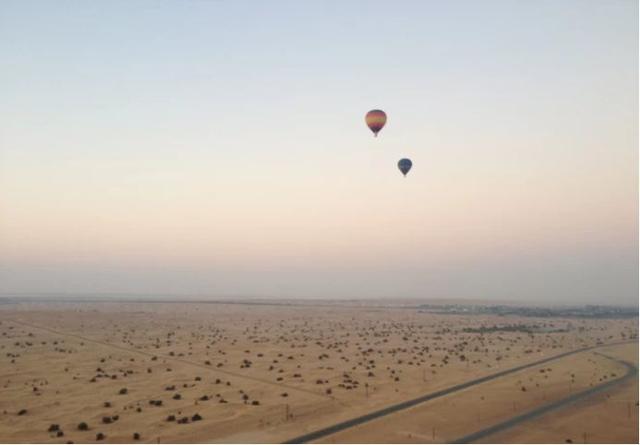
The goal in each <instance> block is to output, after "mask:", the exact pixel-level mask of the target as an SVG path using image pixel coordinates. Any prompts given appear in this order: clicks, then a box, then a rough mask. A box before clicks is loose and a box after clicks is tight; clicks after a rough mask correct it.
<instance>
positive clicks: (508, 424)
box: [452, 354, 638, 443]
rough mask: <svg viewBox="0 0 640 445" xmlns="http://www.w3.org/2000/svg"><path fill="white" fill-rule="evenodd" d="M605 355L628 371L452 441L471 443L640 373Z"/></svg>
mask: <svg viewBox="0 0 640 445" xmlns="http://www.w3.org/2000/svg"><path fill="white" fill-rule="evenodd" d="M600 355H602V356H604V357H607V358H608V359H610V360H613V361H616V362H618V363H620V364H622V365H624V366H625V367H626V368H627V372H626V374H625V375H623V376H622V377H619V378H617V379H615V380H610V381H608V382H605V383H603V384H601V385H598V386H594V387H593V388H589V389H587V390H584V391H582V392H579V393H577V394H573V395H571V396H569V397H567V398H565V399H561V400H557V401H555V402H551V403H549V404H547V405H544V406H541V407H540V408H536V409H534V410H531V411H529V412H526V413H524V414H520V415H519V416H515V417H512V418H511V419H509V420H506V421H504V422H501V423H498V424H496V425H493V426H490V427H489V428H485V429H483V430H480V431H476V432H475V433H471V434H468V435H466V436H464V437H461V438H459V439H457V440H455V441H454V442H452V443H470V442H475V441H476V440H479V439H482V438H484V437H486V436H490V435H492V434H495V433H498V432H500V431H503V430H506V429H509V428H512V427H514V426H516V425H518V424H519V423H522V422H526V421H529V420H532V419H535V418H536V417H540V416H542V415H544V414H547V413H548V412H550V411H553V410H556V409H560V408H564V407H565V406H567V405H570V404H572V403H575V402H577V401H579V400H581V399H584V398H586V397H589V396H591V395H594V394H597V393H599V392H601V391H604V390H606V389H609V388H611V387H612V386H615V385H619V384H620V383H623V382H624V381H626V380H629V379H630V378H632V377H636V376H637V375H638V368H637V367H636V366H635V365H634V364H632V363H629V362H626V361H624V360H618V359H615V358H613V357H609V356H608V355H605V354H600Z"/></svg>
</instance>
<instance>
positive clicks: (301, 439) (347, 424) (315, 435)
mask: <svg viewBox="0 0 640 445" xmlns="http://www.w3.org/2000/svg"><path fill="white" fill-rule="evenodd" d="M625 343H635V341H621V342H615V343H609V344H603V345H596V346H589V347H586V348H580V349H575V350H573V351H568V352H563V353H562V354H557V355H554V356H551V357H547V358H545V359H542V360H537V361H535V362H532V363H528V364H525V365H520V366H516V367H514V368H509V369H505V370H504V371H499V372H496V373H494V374H489V375H486V376H484V377H480V378H477V379H473V380H469V381H467V382H464V383H460V384H458V385H454V386H450V387H449V388H445V389H441V390H439V391H435V392H432V393H429V394H425V395H423V396H420V397H417V398H415V399H411V400H407V401H404V402H401V403H397V404H395V405H391V406H388V407H386V408H382V409H380V410H377V411H373V412H371V413H368V414H365V415H363V416H360V417H355V418H353V419H349V420H346V421H344V422H340V423H337V424H334V425H331V426H328V427H326V428H322V429H319V430H316V431H312V432H310V433H307V434H303V435H301V436H297V437H294V438H292V439H289V440H287V441H286V442H283V443H307V442H311V441H315V440H318V439H322V438H323V437H326V436H329V435H331V434H335V433H337V432H340V431H344V430H346V429H349V428H352V427H354V426H357V425H361V424H363V423H366V422H369V421H371V420H374V419H378V418H380V417H383V416H387V415H389V414H393V413H396V412H398V411H402V410H405V409H408V408H411V407H413V406H416V405H419V404H421V403H424V402H428V401H429V400H433V399H437V398H439V397H443V396H446V395H449V394H452V393H455V392H458V391H462V390H463V389H467V388H470V387H472V386H476V385H480V384H482V383H485V382H489V381H491V380H495V379H498V378H500V377H504V376H506V375H509V374H513V373H516V372H519V371H522V370H524V369H528V368H533V367H535V366H540V365H542V364H545V363H548V362H550V361H553V360H558V359H561V358H563V357H567V356H570V355H574V354H579V353H581V352H585V351H590V350H593V349H596V348H604V347H607V346H615V345H619V344H625ZM627 365H628V364H627ZM631 366H633V365H631ZM625 377H626V376H625ZM618 380H619V379H618ZM618 380H616V382H617V381H618ZM608 383H613V382H608ZM597 388H600V386H598V387H597ZM483 431H484V430H483ZM478 433H480V432H478ZM478 433H474V434H478ZM467 437H468V436H465V437H463V438H462V439H467ZM462 439H460V440H462Z"/></svg>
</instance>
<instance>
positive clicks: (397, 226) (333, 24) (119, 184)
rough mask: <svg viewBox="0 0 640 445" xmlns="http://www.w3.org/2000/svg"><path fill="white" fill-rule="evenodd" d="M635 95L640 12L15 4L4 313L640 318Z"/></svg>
mask: <svg viewBox="0 0 640 445" xmlns="http://www.w3.org/2000/svg"><path fill="white" fill-rule="evenodd" d="M637 76H638V5H637V2H634V1H620V0H611V1H604V0H600V1H586V0H579V1H569V0H554V1H535V2H525V1H516V0H513V1H482V2H479V1H405V2H389V1H386V2H382V1H380V2H376V1H366V2H365V1H348V2H338V1H325V2H312V1H305V2H300V1H291V2H284V1H270V2H259V1H157V0H156V1H148V2H145V1H134V2H131V1H121V2H118V1H103V2H97V1H96V2H86V1H73V2H71V1H56V2H50V1H41V2H34V1H3V2H2V3H0V85H1V87H0V88H1V89H0V93H1V95H0V96H1V100H0V213H1V214H2V218H1V219H0V247H2V248H1V249H0V251H1V252H0V291H2V292H45V291H51V292H80V293H82V292H136V293H139V292H147V293H156V292H167V293H185V294H189V293H199V294H210V295H212V296H230V295H237V296H282V297H301V298H302V297H332V298H338V297H348V298H351V297H380V296H386V297H433V298H447V297H460V298H497V299H513V300H518V299H520V300H527V299H528V300H536V301H566V302H598V301H609V302H620V303H633V302H636V301H637V294H638V236H637V234H638V231H637V224H638V220H637V205H638V191H637V190H638V180H637V179H638V178H637V165H638V158H637V145H638V127H637V121H638V106H637V98H638V78H637ZM371 108H381V109H384V110H385V111H386V112H387V114H388V115H389V122H388V125H387V127H385V128H384V129H383V130H382V132H381V133H380V137H379V138H377V139H374V138H373V137H372V136H371V134H370V133H369V132H368V130H367V129H366V127H365V125H364V121H363V119H364V114H365V113H366V112H367V111H368V110H369V109H371ZM405 156H406V157H410V158H411V159H412V160H413V162H414V169H413V170H412V172H411V173H410V174H409V176H408V177H407V179H406V180H405V179H403V178H402V176H401V174H400V173H399V172H398V171H397V169H396V162H397V160H398V159H400V158H401V157H405Z"/></svg>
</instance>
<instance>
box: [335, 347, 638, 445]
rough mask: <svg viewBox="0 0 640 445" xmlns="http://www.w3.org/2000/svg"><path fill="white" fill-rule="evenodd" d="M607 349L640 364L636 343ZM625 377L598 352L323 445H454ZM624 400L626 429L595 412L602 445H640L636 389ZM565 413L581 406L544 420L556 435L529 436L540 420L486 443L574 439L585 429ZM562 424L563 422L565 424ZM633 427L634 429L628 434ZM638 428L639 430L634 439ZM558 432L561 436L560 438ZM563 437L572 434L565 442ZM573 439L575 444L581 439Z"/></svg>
mask: <svg viewBox="0 0 640 445" xmlns="http://www.w3.org/2000/svg"><path fill="white" fill-rule="evenodd" d="M605 350H606V351H607V353H608V354H610V355H611V356H614V357H621V358H625V359H628V361H630V362H631V361H635V362H636V363H637V345H636V344H630V345H622V346H619V347H615V348H606V349H604V348H603V351H605ZM634 354H635V356H634ZM633 356H634V357H633ZM542 371H544V372H542ZM625 372H626V368H625V367H624V366H622V365H619V364H617V363H616V362H613V361H610V360H608V359H607V358H605V357H602V356H599V355H596V354H594V353H593V352H585V353H580V354H576V355H574V356H570V357H567V358H563V359H560V360H558V361H554V362H551V363H548V364H545V365H544V366H540V367H535V368H532V369H530V370H524V371H522V372H519V373H517V374H513V375H510V376H505V377H504V378H501V379H499V380H495V381H492V382H488V383H485V384H482V385H479V386H477V387H474V388H470V389H468V390H465V391H463V392H460V393H457V394H452V395H449V396H447V397H444V398H442V399H437V400H434V401H431V402H428V403H425V404H422V405H419V406H417V407H414V408H412V409H409V410H406V411H402V412H398V413H396V414H393V415H390V416H387V417H385V418H382V419H379V420H376V421H373V422H369V423H367V424H364V425H361V426H359V427H356V428H353V429H351V430H347V431H344V432H342V433H338V434H335V435H332V436H329V437H328V438H326V439H325V440H323V441H322V442H328V443H349V442H376V441H377V442H386V443H433V442H437V443H447V442H452V441H454V440H456V439H458V438H460V437H462V436H465V435H467V434H470V433H473V432H475V431H478V430H481V429H483V428H486V427H488V426H491V425H494V424H497V423H499V422H502V421H504V420H507V419H509V418H511V417H513V416H516V415H519V414H521V413H524V412H526V411H529V410H531V409H534V408H536V407H538V406H541V405H543V404H545V403H548V402H550V401H553V400H559V399H561V398H563V397H566V396H568V395H570V394H572V393H576V392H579V391H581V390H584V389H587V388H589V387H590V386H591V385H593V384H598V383H600V382H601V381H602V380H604V379H605V377H606V379H610V378H615V377H617V376H622V375H624V374H625ZM572 376H573V377H572ZM636 381H637V380H636ZM523 388H524V389H525V390H524V391H523ZM636 388H637V385H636ZM624 396H625V397H626V398H627V399H633V410H632V413H631V414H632V416H633V417H632V418H631V417H627V412H626V411H625V412H624V413H623V414H624V416H623V417H622V420H623V421H624V423H625V429H622V430H619V431H618V430H615V427H613V428H611V429H612V430H614V431H608V430H609V428H610V427H609V426H607V427H606V428H605V427H604V426H605V425H611V424H609V423H606V422H607V420H608V419H610V418H617V416H619V415H620V412H619V411H620V410H617V411H615V412H614V411H610V412H607V413H606V415H604V416H603V417H602V419H601V420H598V417H597V416H598V409H594V411H593V414H594V419H592V422H594V423H593V424H592V427H593V429H594V430H595V429H598V428H600V429H601V430H602V431H601V433H602V434H600V435H599V437H600V438H601V439H603V440H601V441H600V442H603V443H607V442H616V441H622V442H624V441H627V442H635V439H634V438H637V432H638V423H637V414H638V411H637V408H636V407H635V404H636V402H637V391H636V392H635V393H634V392H633V388H631V387H629V388H627V390H626V392H625V393H624ZM611 403H612V402H610V403H609V404H611ZM600 409H603V412H602V413H600V414H604V412H605V411H606V410H607V407H606V406H600ZM624 409H625V410H626V409H627V404H626V403H624ZM565 411H567V412H575V413H581V407H579V406H576V407H575V408H572V409H570V410H560V411H556V412H554V413H553V415H550V416H545V417H550V418H552V419H554V422H555V421H558V423H557V427H556V428H551V429H550V431H552V432H553V433H552V434H541V431H540V430H538V431H537V432H536V434H532V435H531V436H529V434H528V433H529V432H531V431H533V430H535V428H540V427H541V426H542V425H545V423H547V422H548V419H544V418H541V419H540V420H539V421H535V422H527V423H524V424H523V426H522V427H519V428H514V430H513V432H512V430H509V431H507V432H504V433H503V434H496V435H493V436H489V437H486V438H485V440H484V441H485V442H487V443H521V442H530V443H545V442H546V443H557V442H564V441H565V439H566V438H569V437H571V434H570V433H569V432H570V431H574V430H576V429H581V428H583V426H582V420H581V418H580V416H576V418H569V417H566V416H565ZM559 419H564V421H561V420H559ZM630 419H633V420H632V421H631V420H630ZM529 424H531V425H529ZM534 424H536V425H534ZM614 425H616V424H614ZM630 428H631V430H629V429H630ZM633 428H635V436H634V435H633ZM515 430H518V431H515ZM580 431H582V430H580ZM556 433H560V435H558V434H556ZM563 434H565V435H566V434H568V435H567V436H566V437H565V436H564V435H563ZM581 434H582V433H581ZM573 437H574V439H575V438H576V437H577V436H575V435H574V436H573ZM580 437H582V436H580ZM616 439H619V440H616Z"/></svg>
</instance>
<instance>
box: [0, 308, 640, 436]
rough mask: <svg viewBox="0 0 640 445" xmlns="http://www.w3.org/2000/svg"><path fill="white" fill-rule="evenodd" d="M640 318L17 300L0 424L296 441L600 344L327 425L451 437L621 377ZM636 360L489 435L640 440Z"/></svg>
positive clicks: (5, 339) (8, 335) (37, 432)
mask: <svg viewBox="0 0 640 445" xmlns="http://www.w3.org/2000/svg"><path fill="white" fill-rule="evenodd" d="M637 335H638V320H637V318H635V319H577V318H570V319H564V318H534V317H521V316H494V315H448V314H447V315H444V314H434V313H428V312H424V311H419V310H417V309H415V308H410V307H407V308H403V307H382V306H380V305H379V304H373V303H372V304H367V303H366V302H361V303H358V304H346V303H343V304H338V303H331V304H330V303H327V304H315V303H314V304H311V303H308V304H293V303H287V302H281V303H279V304H227V303H213V302H209V303H207V302H153V303H150V302H145V303H142V302H122V301H120V302H115V301H114V302H109V301H96V302H70V301H65V302H53V301H50V302H35V301H32V302H10V303H7V304H0V394H1V395H0V441H2V442H39V443H67V442H76V443H79V442H106V443H122V442H141V443H168V442H173V443H185V442H205V443H208V442H211V443H214V442H250V443H251V442H283V441H287V440H291V439H294V438H297V437H299V436H302V435H304V434H306V433H309V432H312V431H316V430H320V429H323V428H326V427H328V426H331V425H334V424H337V423H340V422H343V421H346V420H349V419H353V418H357V417H358V416H362V415H365V414H367V413H371V412H375V411H377V410H380V409H382V408H385V407H388V406H390V405H394V404H397V403H400V402H403V401H406V400H410V399H414V398H416V397H419V396H421V395H424V394H428V393H433V392H436V391H439V390H442V389H445V388H449V387H452V386H454V385H457V384H460V383H464V382H468V381H470V380H473V379H477V378H480V377H483V376H488V375H491V374H494V373H496V372H499V371H502V370H507V369H509V368H513V367H516V366H519V365H525V364H528V363H533V362H536V361H539V360H542V359H545V358H549V357H553V356H555V355H559V354H561V353H563V352H569V351H574V350H578V349H581V348H585V347H591V346H597V348H595V349H590V350H585V351H582V352H579V353H575V354H571V355H567V356H565V357H562V358H559V359H557V360H551V361H549V362H546V363H544V364H541V365H539V366H532V367H528V368H524V369H522V370H520V371H518V372H513V373H510V374H506V375H504V376H500V377H499V378H495V379H491V380H488V381H486V382H483V383H480V384H477V385H473V386H470V387H467V388H464V389H461V390H459V391H455V392H453V393H451V394H446V395H442V396H440V397H437V398H434V399H433V400H429V401H427V402H424V403H421V404H417V405H415V406H413V407H410V408H408V409H404V410H401V411H397V412H393V413H389V414H388V415H385V416H381V417H379V418H376V419H373V420H371V421H369V422H366V423H363V424H360V425H356V426H353V427H350V428H345V429H342V430H341V431H337V432H334V433H332V434H325V435H323V436H322V437H319V438H317V439H315V441H317V442H329V443H331V442H422V443H428V442H451V441H455V440H458V439H460V438H463V437H465V436H467V435H469V434H472V433H474V432H476V431H479V430H482V429H483V428H487V427H490V426H492V425H494V424H499V423H500V422H503V421H505V420H508V419H510V418H513V417H514V416H517V415H520V414H522V413H526V412H529V411H531V410H534V409H536V408H538V407H540V406H544V405H546V404H549V403H552V402H554V401H557V400H562V399H564V398H566V397H568V396H570V395H571V394H577V393H580V392H581V391H584V390H586V389H588V388H594V387H597V386H598V385H601V384H603V383H604V382H607V381H613V380H616V379H618V378H621V377H622V376H623V375H625V373H628V372H629V367H628V366H627V365H625V364H624V363H623V362H622V361H624V362H626V363H630V364H635V365H637V363H638V345H637ZM607 345H614V346H607ZM621 360H622V361H621ZM634 374H635V375H633V376H632V378H631V379H627V380H626V381H625V382H623V383H621V384H620V385H617V386H612V387H611V388H608V389H607V390H606V391H603V392H600V393H598V394H595V395H593V396H591V397H589V398H586V399H581V400H580V401H579V402H576V403H574V404H571V405H569V406H566V407H562V408H558V409H557V410H555V411H553V413H552V414H547V415H543V416H539V417H537V418H535V419H532V420H528V421H525V422H521V423H519V424H517V425H515V426H513V427H512V428H510V429H507V430H504V431H501V432H498V433H496V434H494V435H491V436H487V437H485V438H483V439H482V440H481V441H489V442H513V441H516V442H545V441H547V442H565V441H566V440H567V439H570V440H572V441H573V442H582V441H583V434H585V433H586V437H587V440H591V438H593V440H598V441H602V442H637V441H638V392H637V391H638V387H637V377H638V376H637V369H636V370H635V371H634ZM585 425H586V426H585Z"/></svg>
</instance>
